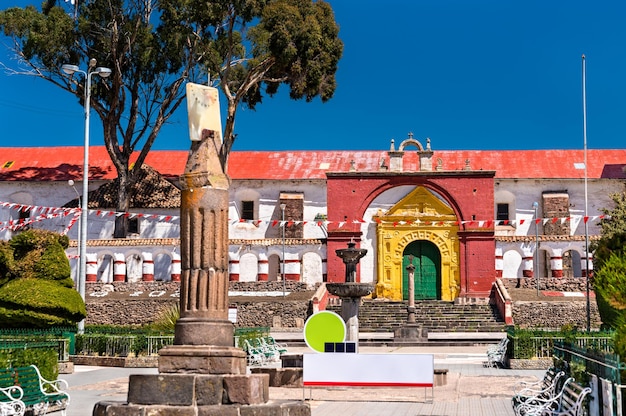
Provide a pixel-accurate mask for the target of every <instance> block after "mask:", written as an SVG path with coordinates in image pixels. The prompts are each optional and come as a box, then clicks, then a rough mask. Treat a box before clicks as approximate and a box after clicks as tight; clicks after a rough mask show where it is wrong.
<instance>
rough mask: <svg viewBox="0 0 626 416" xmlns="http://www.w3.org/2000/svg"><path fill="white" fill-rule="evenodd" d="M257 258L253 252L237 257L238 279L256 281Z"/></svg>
mask: <svg viewBox="0 0 626 416" xmlns="http://www.w3.org/2000/svg"><path fill="white" fill-rule="evenodd" d="M258 262H259V260H258V258H257V256H256V255H255V254H253V253H245V254H243V255H242V256H241V257H240V258H239V281H240V282H256V280H257V275H258V270H259V265H258Z"/></svg>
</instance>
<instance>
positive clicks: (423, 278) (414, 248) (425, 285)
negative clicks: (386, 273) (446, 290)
mask: <svg viewBox="0 0 626 416" xmlns="http://www.w3.org/2000/svg"><path fill="white" fill-rule="evenodd" d="M411 255H412V256H413V265H414V266H415V275H414V281H415V300H426V299H440V298H441V255H440V253H439V249H438V248H437V246H436V245H434V244H433V243H431V242H430V241H413V242H412V243H411V244H409V245H408V246H407V247H406V248H405V249H404V253H403V254H402V297H403V299H405V300H407V299H408V298H409V274H408V272H407V270H406V267H407V266H408V265H409V256H411Z"/></svg>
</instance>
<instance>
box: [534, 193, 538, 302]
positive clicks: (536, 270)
mask: <svg viewBox="0 0 626 416" xmlns="http://www.w3.org/2000/svg"><path fill="white" fill-rule="evenodd" d="M538 208H539V203H537V202H533V209H534V210H535V258H534V261H533V263H534V267H533V269H534V273H535V281H536V282H537V297H539V221H538V219H537V209H538Z"/></svg>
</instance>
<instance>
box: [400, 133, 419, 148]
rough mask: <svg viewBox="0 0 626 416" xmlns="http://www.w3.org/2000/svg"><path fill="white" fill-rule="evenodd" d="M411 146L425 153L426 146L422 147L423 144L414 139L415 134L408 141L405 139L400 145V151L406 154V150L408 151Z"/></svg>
mask: <svg viewBox="0 0 626 416" xmlns="http://www.w3.org/2000/svg"><path fill="white" fill-rule="evenodd" d="M411 145H413V146H415V147H417V150H419V151H420V152H422V151H424V146H422V144H421V143H420V142H419V141H418V140H417V139H414V138H413V134H410V135H409V138H408V139H405V140H403V141H402V143H400V146H398V151H399V152H404V149H406V147H407V146H411Z"/></svg>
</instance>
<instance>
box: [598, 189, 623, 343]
mask: <svg viewBox="0 0 626 416" xmlns="http://www.w3.org/2000/svg"><path fill="white" fill-rule="evenodd" d="M611 199H612V200H613V201H614V202H615V206H614V207H613V208H612V209H604V210H603V212H604V214H606V215H607V217H606V218H604V219H602V220H601V222H600V228H601V236H600V239H599V240H598V241H597V242H594V243H593V244H592V245H591V249H592V250H593V252H594V263H595V267H594V269H595V272H594V280H593V287H594V291H595V293H596V302H597V303H598V311H599V312H600V316H601V318H602V323H603V325H604V326H607V327H609V328H616V329H620V327H621V326H622V324H623V323H624V322H625V321H624V316H626V315H625V313H626V246H625V244H626V192H622V193H615V194H612V195H611ZM623 329H624V328H621V330H623ZM621 339H626V337H624V336H622V337H621ZM623 347H624V346H622V348H623Z"/></svg>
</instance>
